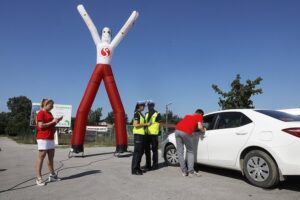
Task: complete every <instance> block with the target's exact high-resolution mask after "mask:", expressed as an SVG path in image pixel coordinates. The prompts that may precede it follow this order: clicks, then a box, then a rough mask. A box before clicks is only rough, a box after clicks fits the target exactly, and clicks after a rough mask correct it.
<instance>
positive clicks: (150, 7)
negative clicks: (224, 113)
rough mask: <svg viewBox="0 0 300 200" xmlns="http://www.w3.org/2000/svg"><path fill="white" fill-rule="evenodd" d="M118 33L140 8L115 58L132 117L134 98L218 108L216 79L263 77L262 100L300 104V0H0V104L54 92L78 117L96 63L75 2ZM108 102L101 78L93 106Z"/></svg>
mask: <svg viewBox="0 0 300 200" xmlns="http://www.w3.org/2000/svg"><path fill="white" fill-rule="evenodd" d="M79 3H82V4H83V5H84V6H85V8H86V9H87V11H88V13H89V14H90V16H91V18H92V19H93V21H94V23H95V25H96V27H97V28H98V29H101V28H102V27H104V26H108V27H110V28H111V29H112V32H113V34H116V33H117V32H118V31H119V29H120V28H121V26H122V25H123V24H124V22H125V21H126V20H127V18H128V17H129V15H130V14H131V12H132V11H133V10H137V11H139V13H140V16H139V18H138V20H137V22H136V24H135V26H134V27H133V28H132V29H131V30H130V32H129V33H128V34H127V36H126V37H125V38H124V40H122V42H121V43H120V45H119V46H118V48H117V49H116V51H115V54H114V57H113V62H112V67H113V71H114V75H115V78H116V82H117V84H118V88H119V92H120V95H121V98H122V101H123V104H124V107H125V110H126V113H127V114H128V115H129V116H130V117H131V116H132V113H133V109H134V105H135V102H136V101H137V100H144V99H152V100H154V101H155V102H156V104H157V109H158V110H159V111H160V112H162V113H163V112H165V105H166V104H167V103H169V102H173V104H172V105H171V106H170V108H171V110H172V111H173V112H174V113H176V114H179V115H180V116H183V115H184V114H186V113H191V112H193V111H194V110H195V109H196V108H203V109H204V111H205V112H210V111H215V110H218V109H219V107H218V95H217V94H216V93H214V91H213V89H212V88H211V85H212V84H213V83H214V84H217V85H219V86H220V88H221V89H223V90H226V91H227V90H228V89H229V88H230V82H231V81H232V80H233V79H234V78H235V76H236V74H238V73H239V74H241V77H242V81H245V80H246V79H252V80H253V79H255V78H256V77H258V76H261V77H262V78H263V79H264V80H263V81H262V83H261V85H260V86H261V87H262V88H263V91H264V94H262V95H258V96H255V97H254V98H253V100H254V104H255V106H256V107H257V108H267V109H281V108H293V107H299V106H300V93H299V91H300V84H299V74H300V56H299V55H300V23H299V19H300V12H299V10H300V1H297V0H184V1H179V0H178V1H177V0H165V1H163V0H151V1H147V0H110V1H102V0H98V1H96V0H89V1H77V0H74V1H71V0H69V1H59V0H56V1H55V0H52V1H50V0H45V1H41V0H35V1H34V0H27V1H22V0H19V1H17V0H1V6H0V94H1V96H0V111H7V106H6V102H7V100H8V98H10V97H14V96H19V95H25V96H27V97H28V98H30V99H31V100H32V101H33V102H39V101H40V100H41V99H42V98H43V97H51V98H53V99H54V100H55V102H56V103H59V104H71V105H73V116H74V115H75V114H76V110H77V107H78V105H79V102H80V100H81V97H82V95H83V93H84V90H85V88H86V85H87V83H88V80H89V78H90V76H91V74H92V71H93V69H94V66H95V62H96V48H95V45H94V43H93V41H92V38H91V35H90V33H89V31H88V29H87V27H86V25H85V24H84V22H83V20H82V19H81V17H80V15H79V14H78V12H77V10H76V6H77V5H78V4H79ZM96 107H103V114H104V116H106V114H107V112H109V111H111V107H110V104H109V101H108V97H107V95H106V92H105V90H104V86H103V85H101V86H100V89H99V92H98V95H97V97H96V99H95V102H94V104H93V108H96Z"/></svg>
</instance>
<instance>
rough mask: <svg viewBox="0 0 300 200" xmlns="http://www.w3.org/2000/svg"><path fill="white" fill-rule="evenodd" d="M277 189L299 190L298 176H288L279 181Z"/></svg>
mask: <svg viewBox="0 0 300 200" xmlns="http://www.w3.org/2000/svg"><path fill="white" fill-rule="evenodd" d="M278 189H279V190H291V191H296V192H300V176H288V177H287V179H286V180H285V181H283V182H280V183H279V186H278Z"/></svg>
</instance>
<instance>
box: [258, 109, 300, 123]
mask: <svg viewBox="0 0 300 200" xmlns="http://www.w3.org/2000/svg"><path fill="white" fill-rule="evenodd" d="M255 111H256V112H259V113H262V114H265V115H268V116H269V117H273V118H275V119H278V120H281V121H284V122H295V121H300V117H299V116H297V115H291V114H288V113H285V112H281V111H277V110H255Z"/></svg>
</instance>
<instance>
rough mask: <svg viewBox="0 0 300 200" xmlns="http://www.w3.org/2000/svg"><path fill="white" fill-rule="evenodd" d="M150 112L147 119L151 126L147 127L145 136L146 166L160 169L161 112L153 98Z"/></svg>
mask: <svg viewBox="0 0 300 200" xmlns="http://www.w3.org/2000/svg"><path fill="white" fill-rule="evenodd" d="M147 106H148V112H147V113H146V116H145V120H146V123H148V124H149V126H148V127H147V128H146V137H145V155H146V166H145V170H156V169H158V134H159V130H160V129H159V123H160V121H161V116H160V113H159V112H157V111H156V110H155V109H154V107H155V103H154V102H153V101H151V100H149V101H148V104H147ZM151 149H152V156H153V157H152V161H153V164H152V166H151V152H150V150H151Z"/></svg>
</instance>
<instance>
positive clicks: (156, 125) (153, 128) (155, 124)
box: [145, 112, 159, 135]
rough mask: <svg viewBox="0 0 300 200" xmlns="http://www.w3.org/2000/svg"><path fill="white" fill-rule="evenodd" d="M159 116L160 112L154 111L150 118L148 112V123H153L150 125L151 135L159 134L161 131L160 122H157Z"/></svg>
mask: <svg viewBox="0 0 300 200" xmlns="http://www.w3.org/2000/svg"><path fill="white" fill-rule="evenodd" d="M157 116H158V112H155V113H153V115H152V116H151V118H150V119H148V118H149V113H146V117H145V118H146V123H149V122H150V123H151V125H150V126H148V129H147V133H148V134H149V135H158V133H159V123H158V122H156V117H157Z"/></svg>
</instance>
